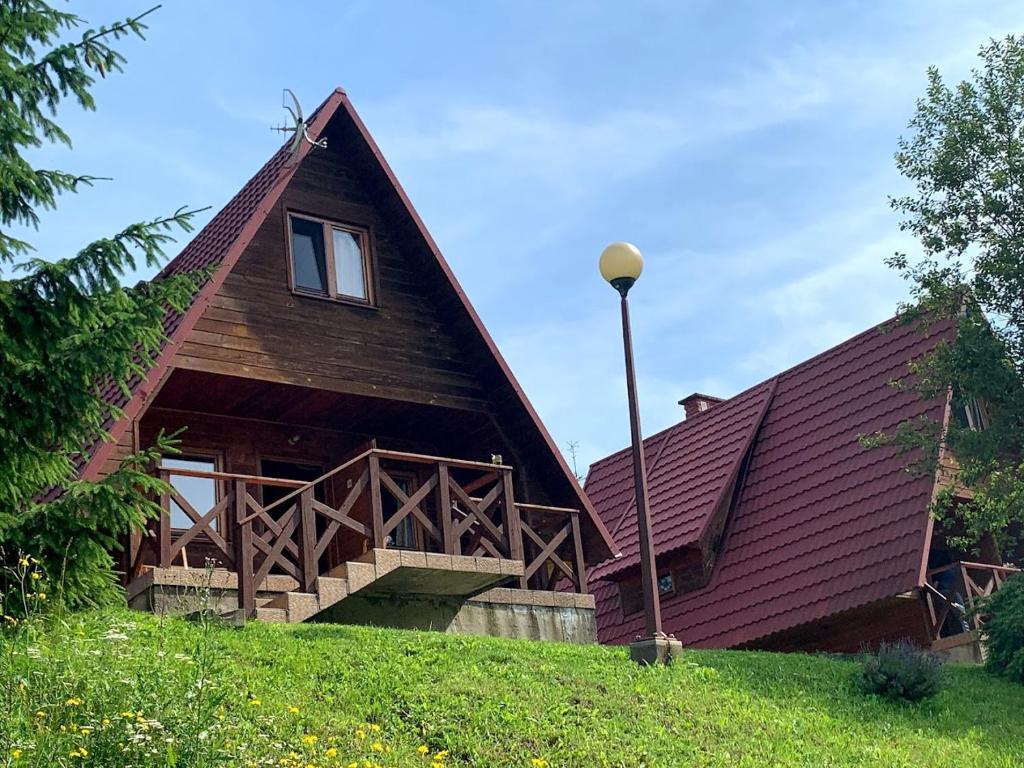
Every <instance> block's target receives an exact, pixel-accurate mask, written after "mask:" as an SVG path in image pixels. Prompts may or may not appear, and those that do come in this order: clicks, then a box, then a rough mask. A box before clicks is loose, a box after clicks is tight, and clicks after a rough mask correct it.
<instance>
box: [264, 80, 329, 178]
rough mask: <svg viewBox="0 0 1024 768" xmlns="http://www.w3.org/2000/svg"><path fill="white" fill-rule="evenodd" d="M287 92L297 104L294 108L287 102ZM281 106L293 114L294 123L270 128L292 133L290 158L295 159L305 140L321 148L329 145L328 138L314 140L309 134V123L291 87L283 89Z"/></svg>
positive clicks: (293, 102)
mask: <svg viewBox="0 0 1024 768" xmlns="http://www.w3.org/2000/svg"><path fill="white" fill-rule="evenodd" d="M285 94H288V95H289V96H291V98H292V104H294V105H295V108H294V109H292V107H291V106H289V105H288V103H287V102H286V100H285ZM281 106H282V107H284V109H285V110H287V112H288V114H289V115H291V118H292V125H279V126H276V127H273V128H271V129H270V130H272V131H278V132H279V133H290V134H292V142H291V146H290V147H289V150H288V151H289V152H290V153H291V158H290V160H294V159H295V157H296V156H297V155H298V154H299V147H300V146H302V142H303V141H308V142H309V143H310V145H312V146H314V147H320V148H321V149H325V148H326V147H327V139H318V140H314V139H313V137H312V136H310V135H309V124H308V123H307V122H306V119H305V118H304V117H303V116H302V105H301V104H299V100H298V99H297V98H296V97H295V94H294V93H292V89H291V88H285V89H283V90H282V91H281Z"/></svg>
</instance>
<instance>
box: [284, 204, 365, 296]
mask: <svg viewBox="0 0 1024 768" xmlns="http://www.w3.org/2000/svg"><path fill="white" fill-rule="evenodd" d="M288 225H289V228H290V230H291V237H290V245H291V253H290V264H289V266H290V275H291V283H292V290H294V291H295V292H296V293H302V294H307V295H311V296H320V297H323V298H328V299H337V300H340V301H352V302H356V303H359V304H371V303H372V296H373V294H372V290H371V286H372V283H373V281H372V279H371V274H370V233H369V232H368V231H367V230H365V229H361V228H359V227H353V226H350V225H348V224H339V223H337V222H332V221H326V220H323V219H315V218H312V217H309V216H297V215H295V214H289V215H288Z"/></svg>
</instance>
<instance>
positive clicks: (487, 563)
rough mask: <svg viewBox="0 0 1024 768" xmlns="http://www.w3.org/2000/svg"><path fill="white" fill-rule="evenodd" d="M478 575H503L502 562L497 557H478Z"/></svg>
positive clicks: (476, 559)
mask: <svg viewBox="0 0 1024 768" xmlns="http://www.w3.org/2000/svg"><path fill="white" fill-rule="evenodd" d="M474 560H475V561H476V571H477V573H499V574H500V573H501V562H500V561H499V560H498V558H496V557H476V558H474Z"/></svg>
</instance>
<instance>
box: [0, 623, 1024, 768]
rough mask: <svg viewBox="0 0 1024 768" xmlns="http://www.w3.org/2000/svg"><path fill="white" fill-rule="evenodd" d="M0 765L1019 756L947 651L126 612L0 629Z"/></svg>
mask: <svg viewBox="0 0 1024 768" xmlns="http://www.w3.org/2000/svg"><path fill="white" fill-rule="evenodd" d="M4 646H5V647H4V648H3V651H4V653H3V656H4V658H3V661H2V662H0V664H2V665H3V666H2V667H0V673H2V678H3V679H0V685H2V687H3V691H2V696H3V697H4V700H3V701H0V705H2V706H0V712H6V713H8V714H5V715H2V717H3V723H2V730H3V739H4V741H3V743H2V744H0V746H2V747H3V748H4V750H5V753H4V754H0V765H4V761H5V760H6V761H7V763H6V764H7V765H16V766H29V765H33V766H51V765H105V766H115V765H116V766H122V765H135V766H156V765H161V766H164V765H167V766H190V767H191V766H201V765H215V764H219V765H243V766H244V765H278V766H303V767H306V766H315V767H316V768H323V767H329V766H350V765H352V764H353V763H355V764H356V765H357V766H358V768H363V766H366V765H381V766H384V765H392V766H423V767H424V768H431V766H433V768H438V766H445V768H447V767H448V766H463V765H473V766H526V767H527V768H536V767H538V766H541V767H542V766H545V765H546V766H551V767H552V768H553V767H554V766H587V767H588V768H589V767H591V766H645V765H646V766H690V765H693V766H730V767H734V766H758V767H759V768H760V767H762V766H776V765H777V766H815V767H820V766H864V765H877V766H932V767H937V766H957V768H966V767H967V766H986V768H989V767H994V766H1019V765H1021V764H1022V763H1024V688H1022V687H1020V686H1014V685H1012V684H1009V683H1006V682H1003V681H1001V680H998V679H995V678H993V677H991V676H989V675H987V674H986V673H985V672H984V671H983V670H980V669H950V670H949V672H948V674H949V677H950V683H951V684H950V686H949V687H948V689H947V690H946V691H945V692H943V693H942V694H941V695H940V696H938V697H937V698H936V699H934V700H932V701H930V702H926V703H924V704H921V705H916V706H908V705H898V704H891V703H888V702H885V701H881V700H876V699H872V698H867V697H864V696H862V695H861V694H859V693H858V692H857V691H856V688H855V686H854V683H853V678H854V674H855V672H856V664H854V663H852V662H850V661H845V660H835V659H830V658H823V657H813V656H803V655H781V654H771V653H747V652H735V651H693V652H689V653H687V661H686V663H683V664H678V665H675V666H673V667H671V668H669V669H641V668H638V667H635V666H634V665H632V664H631V663H630V662H629V661H628V660H627V658H626V652H625V651H624V650H623V649H618V648H608V647H572V646H565V645H555V644H541V643H530V642H526V641H507V640H498V639H491V638H467V637H456V636H448V635H444V634H439V633H419V632H404V631H391V630H378V629H369V628H360V627H346V626H326V625H304V626H301V625H300V626H273V625H260V624H250V625H249V626H247V627H245V629H242V630H237V629H231V628H226V627H223V628H222V627H212V628H206V627H204V626H203V625H197V624H192V623H188V622H185V621H181V620H163V621H161V620H159V619H157V618H154V617H152V616H148V615H142V614H136V613H128V612H126V611H104V612H94V613H88V614H81V615H75V616H71V617H66V618H64V619H62V620H61V621H59V622H57V623H56V624H55V625H53V626H49V627H47V628H46V629H45V631H38V632H36V633H35V635H34V636H32V637H28V638H25V637H24V636H23V637H22V639H19V640H17V641H15V640H13V639H12V636H10V635H8V636H5V639H4Z"/></svg>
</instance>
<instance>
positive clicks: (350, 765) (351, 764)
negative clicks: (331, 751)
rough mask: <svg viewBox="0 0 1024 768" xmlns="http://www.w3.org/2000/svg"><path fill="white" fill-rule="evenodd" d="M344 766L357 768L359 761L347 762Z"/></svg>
mask: <svg viewBox="0 0 1024 768" xmlns="http://www.w3.org/2000/svg"><path fill="white" fill-rule="evenodd" d="M345 768H359V763H349V764H348V765H346V766H345Z"/></svg>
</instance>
